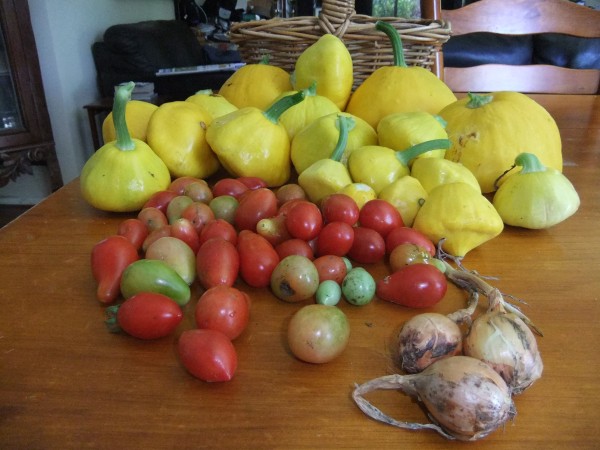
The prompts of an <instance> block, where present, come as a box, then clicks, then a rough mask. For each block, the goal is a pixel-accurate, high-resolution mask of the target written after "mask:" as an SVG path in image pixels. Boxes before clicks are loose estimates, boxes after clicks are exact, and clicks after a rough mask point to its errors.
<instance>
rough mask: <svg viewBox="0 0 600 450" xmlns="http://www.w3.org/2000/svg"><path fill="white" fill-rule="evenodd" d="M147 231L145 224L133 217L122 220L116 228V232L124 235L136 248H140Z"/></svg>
mask: <svg viewBox="0 0 600 450" xmlns="http://www.w3.org/2000/svg"><path fill="white" fill-rule="evenodd" d="M148 233H149V231H148V228H147V227H146V224H144V222H142V221H141V220H140V219H137V218H134V217H130V218H129V219H125V220H124V221H122V222H121V223H120V224H119V228H118V229H117V234H120V235H121V236H125V237H126V238H127V239H128V240H129V241H130V242H131V243H132V244H133V246H134V247H135V248H137V249H138V250H140V249H141V248H142V244H143V243H144V240H145V239H146V238H147V237H148Z"/></svg>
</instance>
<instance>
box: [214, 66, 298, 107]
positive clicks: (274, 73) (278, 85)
mask: <svg viewBox="0 0 600 450" xmlns="http://www.w3.org/2000/svg"><path fill="white" fill-rule="evenodd" d="M292 89H293V87H292V83H291V82H290V74H289V73H288V72H286V71H285V70H284V69H282V68H281V67H277V66H272V65H270V64H268V63H267V62H266V60H264V61H261V62H260V63H257V64H246V65H245V66H242V67H240V68H239V69H238V70H236V71H235V72H234V73H233V74H232V75H231V76H230V77H229V78H228V79H227V80H226V81H225V82H224V83H223V85H222V86H221V89H219V95H222V96H223V97H225V98H226V99H227V100H229V102H231V103H232V104H233V105H235V106H236V107H238V108H245V107H246V106H253V107H255V108H258V109H262V110H263V111H264V110H266V109H267V108H268V107H269V105H271V104H272V103H273V102H274V101H275V100H276V99H277V98H278V97H279V96H280V95H281V94H283V93H284V92H287V91H291V90H292Z"/></svg>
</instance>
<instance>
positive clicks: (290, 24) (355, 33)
mask: <svg viewBox="0 0 600 450" xmlns="http://www.w3.org/2000/svg"><path fill="white" fill-rule="evenodd" d="M377 20H383V21H386V22H389V23H391V24H392V25H393V26H394V27H395V28H396V29H397V30H398V32H399V34H400V37H401V38H402V44H403V47H404V57H405V60H406V63H407V64H408V65H416V66H421V67H425V68H427V69H430V70H431V68H432V66H433V64H434V62H435V54H436V52H437V51H438V50H439V49H440V48H441V46H442V44H443V43H444V42H446V41H447V40H448V39H449V38H450V26H449V24H447V23H445V22H443V21H434V20H425V19H402V18H398V17H377V18H374V17H371V16H366V15H362V14H356V11H355V10H354V0H323V9H322V11H321V13H320V14H319V17H314V16H306V17H291V18H286V19H282V18H274V19H269V20H259V21H252V22H236V23H234V24H232V26H231V29H230V39H231V42H233V43H234V44H236V45H238V48H239V51H240V54H241V56H242V60H243V61H244V62H246V63H248V64H252V63H257V62H259V61H260V60H261V59H262V58H263V57H264V56H265V55H269V61H270V63H271V64H273V65H276V66H279V67H281V68H283V69H285V70H287V71H289V72H291V71H292V70H293V69H294V65H295V62H296V59H297V58H298V56H299V55H300V53H302V51H303V50H304V49H305V48H306V47H308V46H309V45H311V44H313V43H314V42H315V41H317V40H318V39H319V38H320V37H321V36H322V35H323V34H326V33H331V34H333V35H335V36H337V37H339V38H340V39H342V40H343V41H344V43H345V44H346V47H347V48H348V50H349V51H350V54H351V55H352V60H353V63H354V86H355V87H356V86H358V84H360V83H361V82H362V81H363V80H364V79H365V78H367V77H368V76H369V75H370V74H371V73H373V72H374V71H375V70H376V69H378V68H379V67H381V66H386V65H390V64H393V62H394V56H393V53H392V47H391V44H390V42H389V39H388V37H387V36H386V35H385V34H384V33H383V32H381V31H378V30H376V29H375V22H376V21H377Z"/></svg>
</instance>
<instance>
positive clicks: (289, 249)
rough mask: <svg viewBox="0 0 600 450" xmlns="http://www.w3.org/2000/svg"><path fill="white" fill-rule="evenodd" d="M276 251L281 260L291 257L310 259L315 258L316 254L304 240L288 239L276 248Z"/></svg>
mask: <svg viewBox="0 0 600 450" xmlns="http://www.w3.org/2000/svg"><path fill="white" fill-rule="evenodd" d="M275 251H276V252H277V254H278V255H279V259H283V258H285V257H286V256H289V255H302V256H306V257H307V258H308V259H310V260H313V259H314V258H315V252H314V250H313V248H312V247H311V246H310V244H309V243H308V242H306V241H303V240H302V239H295V238H292V239H288V240H286V241H283V242H282V243H280V244H277V245H276V246H275Z"/></svg>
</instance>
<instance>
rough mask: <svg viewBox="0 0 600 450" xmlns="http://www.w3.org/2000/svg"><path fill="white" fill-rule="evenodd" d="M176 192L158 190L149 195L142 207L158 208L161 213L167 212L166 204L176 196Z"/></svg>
mask: <svg viewBox="0 0 600 450" xmlns="http://www.w3.org/2000/svg"><path fill="white" fill-rule="evenodd" d="M177 195H179V194H177V192H173V191H158V192H156V193H154V194H152V195H151V196H150V198H149V199H148V200H147V201H146V203H144V206H142V209H144V208H158V209H160V210H161V211H162V212H163V213H165V214H166V213H167V206H169V203H170V202H171V200H173V199H174V198H175V197H177Z"/></svg>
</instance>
